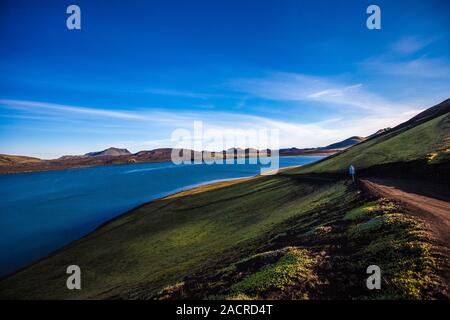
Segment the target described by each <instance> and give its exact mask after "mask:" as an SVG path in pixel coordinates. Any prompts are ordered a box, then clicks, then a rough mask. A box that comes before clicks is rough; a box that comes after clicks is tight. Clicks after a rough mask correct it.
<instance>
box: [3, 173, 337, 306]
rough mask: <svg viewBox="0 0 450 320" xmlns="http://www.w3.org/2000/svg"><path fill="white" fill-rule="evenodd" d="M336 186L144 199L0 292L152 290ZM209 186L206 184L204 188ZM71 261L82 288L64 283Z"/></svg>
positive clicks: (266, 181)
mask: <svg viewBox="0 0 450 320" xmlns="http://www.w3.org/2000/svg"><path fill="white" fill-rule="evenodd" d="M336 188H338V189H339V190H340V192H341V193H342V192H343V191H344V189H343V186H335V185H323V186H322V185H317V186H315V185H311V184H309V183H300V182H297V181H296V180H295V179H290V178H283V177H260V178H256V179H251V180H248V181H244V182H241V183H237V182H225V183H220V184H216V185H213V186H206V187H200V188H197V189H193V190H191V191H188V192H184V193H181V194H177V195H174V196H171V197H168V198H165V199H162V200H159V201H154V202H152V203H150V204H147V205H145V206H143V207H141V208H139V209H137V210H135V211H133V212H132V213H131V214H128V215H125V216H123V217H120V218H118V219H116V220H114V221H112V222H111V223H109V224H107V225H105V226H104V227H102V228H100V229H99V230H98V231H96V232H94V233H92V234H90V235H89V236H87V237H86V238H84V239H81V240H80V241H78V242H76V243H74V244H73V245H72V246H70V247H69V248H66V249H64V250H62V251H60V252H59V253H57V254H56V255H53V256H52V257H50V258H48V259H45V260H43V261H41V262H39V263H37V264H35V265H33V266H31V267H29V268H27V269H25V270H24V271H21V272H19V273H17V274H15V275H13V276H12V277H9V278H7V279H5V280H3V281H1V282H0V297H2V298H5V297H16V298H19V297H20V298H27V297H33V298H88V297H91V298H100V297H112V296H115V295H118V296H121V297H123V298H128V297H129V296H128V294H129V293H130V294H131V292H135V291H136V290H137V291H139V290H141V289H140V288H142V290H143V291H145V294H146V295H147V294H154V293H156V292H157V291H158V290H159V289H161V288H162V287H164V286H166V285H168V284H171V283H173V282H174V281H179V280H182V279H183V277H184V276H185V275H188V274H190V273H191V272H193V271H195V270H197V269H198V268H199V267H201V266H205V265H209V264H210V263H216V262H218V261H220V260H221V259H222V254H223V252H224V251H225V250H230V249H231V248H232V247H239V246H242V247H245V245H244V244H245V243H246V241H249V240H254V239H256V238H257V237H259V236H261V235H262V234H263V233H264V232H267V231H268V230H271V229H272V228H273V227H274V226H275V225H276V224H278V223H280V222H282V221H284V220H286V219H288V218H290V217H292V216H294V215H296V214H299V213H301V212H303V211H306V210H309V209H311V208H314V207H317V206H318V205H320V204H321V203H322V202H323V201H326V199H328V198H329V197H330V196H332V195H333V194H335V193H336V192H337V190H336ZM211 189H213V190H211ZM71 264H76V265H79V266H80V267H81V269H82V273H83V289H82V290H81V291H76V290H75V291H69V290H67V289H66V286H65V281H66V280H65V279H66V276H67V275H66V273H65V271H66V267H67V266H68V265H71Z"/></svg>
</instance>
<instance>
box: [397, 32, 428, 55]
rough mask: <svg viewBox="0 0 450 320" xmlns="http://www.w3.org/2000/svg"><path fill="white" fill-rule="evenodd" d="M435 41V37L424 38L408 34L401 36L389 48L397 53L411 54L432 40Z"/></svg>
mask: <svg viewBox="0 0 450 320" xmlns="http://www.w3.org/2000/svg"><path fill="white" fill-rule="evenodd" d="M435 41H436V37H433V38H424V37H418V36H409V37H403V38H401V39H399V40H398V41H396V42H395V43H393V44H392V46H391V49H392V51H394V52H396V53H399V54H406V55H408V54H413V53H416V52H418V51H420V50H422V49H424V48H426V47H427V46H429V45H430V44H432V43H433V42H435Z"/></svg>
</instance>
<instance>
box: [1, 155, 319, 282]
mask: <svg viewBox="0 0 450 320" xmlns="http://www.w3.org/2000/svg"><path fill="white" fill-rule="evenodd" d="M321 158H323V157H313V156H308V157H305V156H296V157H280V168H284V167H288V166H294V165H303V164H307V163H310V162H313V161H317V160H319V159H321ZM260 168H261V165H260V164H248V163H247V164H213V165H207V164H183V165H175V164H173V163H171V162H164V163H146V164H129V165H113V166H102V167H94V168H84V169H66V170H60V171H48V172H34V173H21V174H8V175H0V235H1V237H0V275H5V274H7V273H10V272H13V271H15V270H17V269H18V268H20V267H23V266H25V265H27V264H29V263H31V262H33V261H35V260H37V259H39V258H41V257H43V256H45V255H47V254H49V253H50V252H52V251H54V250H56V249H58V248H60V247H62V246H64V245H66V244H68V243H70V242H72V241H73V240H76V239H79V238H80V237H82V236H83V235H85V234H87V233H88V232H90V231H92V230H94V229H95V228H96V227H98V226H99V225H100V224H102V223H103V222H105V221H107V220H109V219H111V218H114V217H115V216H117V215H119V214H121V213H123V212H125V211H127V210H129V209H132V208H133V207H136V206H138V205H140V204H142V203H144V202H146V201H150V200H153V199H156V198H159V197H162V196H165V195H168V194H171V193H173V192H176V191H179V190H182V189H187V188H189V187H192V186H194V185H199V184H204V183H208V182H211V181H216V180H223V179H234V178H242V177H249V176H253V175H256V174H259V173H260Z"/></svg>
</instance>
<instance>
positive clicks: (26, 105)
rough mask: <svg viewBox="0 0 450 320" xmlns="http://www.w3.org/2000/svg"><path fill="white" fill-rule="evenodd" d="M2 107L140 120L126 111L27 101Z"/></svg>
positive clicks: (10, 101) (6, 102)
mask: <svg viewBox="0 0 450 320" xmlns="http://www.w3.org/2000/svg"><path fill="white" fill-rule="evenodd" d="M0 105H3V106H5V107H9V108H14V109H19V110H27V111H31V112H39V111H50V112H51V111H57V112H66V113H67V112H68V113H73V114H82V115H88V116H100V117H107V118H116V119H128V120H129V119H140V117H139V116H138V115H135V114H132V113H129V112H126V111H116V110H105V109H97V108H86V107H78V106H68V105H61V104H54V103H47V102H37V101H27V100H5V99H1V100H0Z"/></svg>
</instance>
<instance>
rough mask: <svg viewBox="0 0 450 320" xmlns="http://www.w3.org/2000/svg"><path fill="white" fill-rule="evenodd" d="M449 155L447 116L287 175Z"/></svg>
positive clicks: (449, 119)
mask: <svg viewBox="0 0 450 320" xmlns="http://www.w3.org/2000/svg"><path fill="white" fill-rule="evenodd" d="M449 154H450V114H449V113H446V114H443V115H440V116H438V117H436V118H433V119H431V120H428V121H426V122H423V123H420V124H418V125H415V126H412V127H401V128H400V129H398V130H393V131H392V132H388V133H386V134H384V135H381V136H378V137H375V138H373V139H369V140H366V141H364V142H362V143H359V144H357V145H355V146H353V147H351V148H349V149H347V150H345V151H342V152H340V153H339V154H336V155H334V156H331V157H329V158H327V159H325V160H323V161H320V162H318V163H315V164H311V165H308V166H305V167H302V168H298V169H294V170H291V171H289V173H294V174H296V173H309V172H314V173H320V172H344V171H346V170H347V168H348V166H349V165H350V164H353V165H354V166H355V167H356V168H357V169H365V168H368V167H371V166H374V165H380V164H387V163H394V162H404V161H413V160H418V159H428V160H429V161H430V162H433V163H437V162H439V161H446V160H448V158H449V157H450V156H449Z"/></svg>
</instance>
